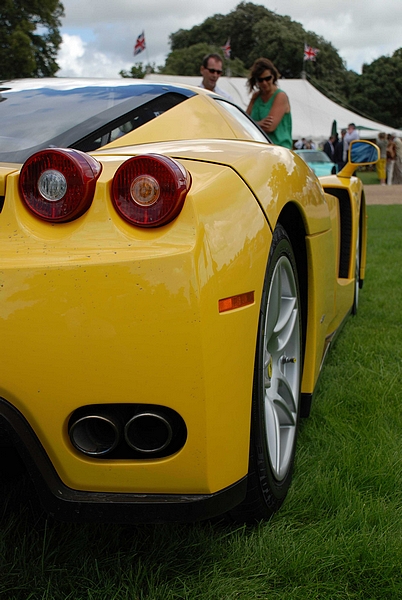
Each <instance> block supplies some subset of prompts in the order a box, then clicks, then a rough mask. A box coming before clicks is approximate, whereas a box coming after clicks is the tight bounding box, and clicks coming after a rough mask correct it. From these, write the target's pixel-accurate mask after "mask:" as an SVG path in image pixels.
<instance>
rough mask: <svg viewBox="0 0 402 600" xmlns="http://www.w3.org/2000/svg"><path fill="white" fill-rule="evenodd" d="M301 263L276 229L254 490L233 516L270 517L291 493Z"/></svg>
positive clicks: (255, 428)
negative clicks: (297, 261) (298, 262)
mask: <svg viewBox="0 0 402 600" xmlns="http://www.w3.org/2000/svg"><path fill="white" fill-rule="evenodd" d="M301 355H302V342H301V307H300V292H299V286H298V280H297V270H296V261H295V258H294V254H293V250H292V246H291V243H290V241H289V238H288V236H287V234H286V232H285V230H284V229H283V227H282V226H280V225H278V226H277V228H276V229H275V231H274V236H273V242H272V246H271V250H270V257H269V261H268V267H267V271H266V276H265V282H264V291H263V297H262V305H261V312H260V321H259V332H258V341H257V350H256V359H255V371H254V389H253V403H252V424H251V442H250V458H249V473H248V490H247V496H246V498H245V500H244V502H243V503H242V504H241V505H239V506H238V507H237V508H236V509H235V511H234V512H233V514H234V517H235V518H236V519H237V520H241V521H248V522H252V521H259V520H261V519H267V518H269V517H271V516H272V514H273V513H274V512H275V511H277V510H278V508H279V507H280V506H281V504H282V502H283V501H284V499H285V497H286V494H287V492H288V489H289V486H290V483H291V478H292V470H293V463H294V455H295V447H296V437H297V429H298V422H299V410H300V385H301V373H302V358H301Z"/></svg>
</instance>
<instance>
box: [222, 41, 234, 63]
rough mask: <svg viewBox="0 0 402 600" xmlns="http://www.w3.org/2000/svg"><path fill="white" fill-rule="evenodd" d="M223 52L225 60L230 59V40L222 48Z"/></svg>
mask: <svg viewBox="0 0 402 600" xmlns="http://www.w3.org/2000/svg"><path fill="white" fill-rule="evenodd" d="M222 50H223V53H224V55H225V58H230V53H231V51H232V49H231V47H230V38H228V41H227V42H226V44H225V45H224V46H222Z"/></svg>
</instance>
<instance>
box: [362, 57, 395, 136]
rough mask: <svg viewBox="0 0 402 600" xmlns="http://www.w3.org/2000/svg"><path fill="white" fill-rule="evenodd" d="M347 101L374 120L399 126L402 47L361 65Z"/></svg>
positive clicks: (391, 125)
mask: <svg viewBox="0 0 402 600" xmlns="http://www.w3.org/2000/svg"><path fill="white" fill-rule="evenodd" d="M350 103H351V104H353V106H354V107H355V108H356V109H357V110H358V111H360V112H362V113H364V114H366V115H370V117H371V118H373V119H375V120H376V121H380V122H381V123H385V125H389V126H390V127H395V128H398V129H399V128H402V48H399V50H396V52H394V54H393V55H392V56H391V57H389V56H381V57H380V58H378V59H377V60H375V61H373V62H372V63H371V64H369V65H366V64H365V65H363V70H362V74H361V75H360V77H358V79H357V81H356V82H355V86H354V88H353V90H352V91H351V94H350Z"/></svg>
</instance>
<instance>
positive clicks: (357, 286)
mask: <svg viewBox="0 0 402 600" xmlns="http://www.w3.org/2000/svg"><path fill="white" fill-rule="evenodd" d="M355 255H356V256H355V295H354V297H353V305H352V315H357V310H358V308H359V292H360V289H361V287H362V285H363V284H362V281H361V280H360V228H359V231H358V232H357V244H356V253H355Z"/></svg>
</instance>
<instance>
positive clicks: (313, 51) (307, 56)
mask: <svg viewBox="0 0 402 600" xmlns="http://www.w3.org/2000/svg"><path fill="white" fill-rule="evenodd" d="M318 53H319V50H318V48H312V47H311V46H308V45H307V44H304V60H315V59H316V56H317V54H318Z"/></svg>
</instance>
